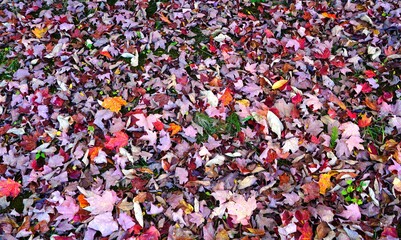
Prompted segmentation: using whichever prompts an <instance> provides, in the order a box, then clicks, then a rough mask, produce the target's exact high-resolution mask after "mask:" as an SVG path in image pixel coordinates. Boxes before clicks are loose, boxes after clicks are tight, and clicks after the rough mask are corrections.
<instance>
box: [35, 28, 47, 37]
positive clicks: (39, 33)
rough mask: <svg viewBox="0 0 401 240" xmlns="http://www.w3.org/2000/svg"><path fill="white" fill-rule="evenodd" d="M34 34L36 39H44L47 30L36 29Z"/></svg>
mask: <svg viewBox="0 0 401 240" xmlns="http://www.w3.org/2000/svg"><path fill="white" fill-rule="evenodd" d="M32 32H33V34H35V37H36V38H42V37H43V36H44V35H45V34H46V32H47V28H35V29H33V30H32Z"/></svg>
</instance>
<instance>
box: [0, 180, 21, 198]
mask: <svg viewBox="0 0 401 240" xmlns="http://www.w3.org/2000/svg"><path fill="white" fill-rule="evenodd" d="M20 187H21V184H19V183H17V182H16V181H14V180H12V179H9V178H8V179H7V180H0V197H4V196H6V197H14V198H15V197H16V196H18V194H19V193H20V192H21V189H20Z"/></svg>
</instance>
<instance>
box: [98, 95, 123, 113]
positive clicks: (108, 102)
mask: <svg viewBox="0 0 401 240" xmlns="http://www.w3.org/2000/svg"><path fill="white" fill-rule="evenodd" d="M125 105H127V102H126V101H125V100H124V99H123V98H122V97H108V98H105V99H104V101H103V104H102V106H103V107H104V108H107V109H109V110H110V111H112V112H119V111H120V110H121V107H122V106H125Z"/></svg>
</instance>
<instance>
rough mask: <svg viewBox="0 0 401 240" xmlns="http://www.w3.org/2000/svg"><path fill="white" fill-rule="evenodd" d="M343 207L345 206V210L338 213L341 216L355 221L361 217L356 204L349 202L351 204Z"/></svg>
mask: <svg viewBox="0 0 401 240" xmlns="http://www.w3.org/2000/svg"><path fill="white" fill-rule="evenodd" d="M345 207H346V208H347V210H344V211H343V212H342V213H341V214H340V216H341V217H344V218H346V219H348V220H351V221H357V220H358V219H360V218H361V212H360V210H359V206H358V204H356V203H354V204H351V205H349V206H345Z"/></svg>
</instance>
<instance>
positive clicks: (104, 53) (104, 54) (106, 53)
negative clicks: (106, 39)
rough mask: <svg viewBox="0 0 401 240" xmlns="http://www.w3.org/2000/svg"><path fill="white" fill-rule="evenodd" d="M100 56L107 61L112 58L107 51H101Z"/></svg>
mask: <svg viewBox="0 0 401 240" xmlns="http://www.w3.org/2000/svg"><path fill="white" fill-rule="evenodd" d="M100 55H103V56H105V57H107V58H109V59H110V58H113V57H112V56H111V55H110V53H109V52H108V51H101V52H100Z"/></svg>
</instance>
